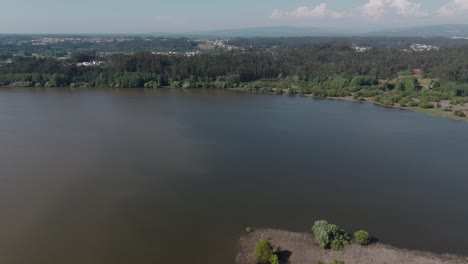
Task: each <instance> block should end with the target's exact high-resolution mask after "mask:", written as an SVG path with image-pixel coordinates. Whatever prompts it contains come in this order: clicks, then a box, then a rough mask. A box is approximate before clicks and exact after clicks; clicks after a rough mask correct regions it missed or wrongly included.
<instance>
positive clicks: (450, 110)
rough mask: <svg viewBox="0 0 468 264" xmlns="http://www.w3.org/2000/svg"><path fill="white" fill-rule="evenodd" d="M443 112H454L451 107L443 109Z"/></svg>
mask: <svg viewBox="0 0 468 264" xmlns="http://www.w3.org/2000/svg"><path fill="white" fill-rule="evenodd" d="M442 111H445V112H453V107H452V106H451V105H447V106H444V107H442Z"/></svg>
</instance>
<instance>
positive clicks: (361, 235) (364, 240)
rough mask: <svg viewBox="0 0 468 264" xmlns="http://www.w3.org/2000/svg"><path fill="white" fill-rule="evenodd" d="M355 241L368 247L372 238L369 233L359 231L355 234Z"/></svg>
mask: <svg viewBox="0 0 468 264" xmlns="http://www.w3.org/2000/svg"><path fill="white" fill-rule="evenodd" d="M354 240H355V241H356V242H357V243H358V244H361V245H368V244H369V243H370V241H371V236H370V235H369V232H367V231H364V230H359V231H356V232H355V233H354Z"/></svg>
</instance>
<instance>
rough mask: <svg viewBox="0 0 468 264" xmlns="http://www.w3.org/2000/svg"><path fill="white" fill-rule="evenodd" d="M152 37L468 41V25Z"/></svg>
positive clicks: (240, 31)
mask: <svg viewBox="0 0 468 264" xmlns="http://www.w3.org/2000/svg"><path fill="white" fill-rule="evenodd" d="M152 35H153V36H164V37H189V38H236V37H240V38H253V37H334V36H336V37H345V36H386V37H468V24H465V25H464V24H459V25H457V24H454V25H434V26H422V27H408V28H394V29H385V30H376V31H370V30H367V31H365V30H361V29H340V28H318V27H287V26H284V27H257V28H241V29H226V30H212V31H197V32H187V33H180V34H173V33H154V34H152Z"/></svg>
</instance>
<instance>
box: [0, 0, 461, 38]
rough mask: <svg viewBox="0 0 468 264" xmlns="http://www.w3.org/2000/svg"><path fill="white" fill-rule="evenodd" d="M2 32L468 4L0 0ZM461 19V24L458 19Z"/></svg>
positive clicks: (297, 18) (444, 18)
mask: <svg viewBox="0 0 468 264" xmlns="http://www.w3.org/2000/svg"><path fill="white" fill-rule="evenodd" d="M0 8H1V10H2V12H1V13H0V33H156V32H166V33H183V32H192V31H205V30H218V29H235V28H251V27H265V26H298V27H320V28H340V29H346V28H360V29H364V30H365V29H382V28H395V27H410V26H423V25H435V24H465V23H468V20H467V19H466V17H468V0H425V1H422V0H230V1H227V0H196V1H195V0H165V1H163V0H14V1H13V0H0ZM464 17H465V19H464Z"/></svg>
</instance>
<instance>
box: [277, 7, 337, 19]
mask: <svg viewBox="0 0 468 264" xmlns="http://www.w3.org/2000/svg"><path fill="white" fill-rule="evenodd" d="M342 16H343V14H341V13H339V12H336V11H333V10H331V9H329V8H328V6H327V4H325V3H322V4H320V5H318V6H316V7H314V8H309V7H307V6H301V7H298V8H296V9H295V10H293V11H289V12H285V11H281V10H279V9H275V10H273V13H272V14H271V17H272V18H276V19H278V18H305V17H332V18H339V17H342Z"/></svg>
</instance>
